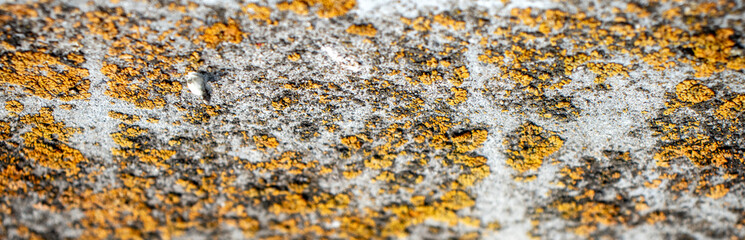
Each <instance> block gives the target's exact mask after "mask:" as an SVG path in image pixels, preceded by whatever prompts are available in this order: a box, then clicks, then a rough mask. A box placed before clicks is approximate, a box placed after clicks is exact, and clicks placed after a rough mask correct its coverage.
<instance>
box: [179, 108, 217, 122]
mask: <svg viewBox="0 0 745 240" xmlns="http://www.w3.org/2000/svg"><path fill="white" fill-rule="evenodd" d="M221 109H222V107H220V106H212V105H207V104H204V103H201V104H199V106H198V107H196V108H192V109H190V110H189V113H188V114H186V115H184V116H183V119H184V120H185V121H187V122H190V123H192V124H200V123H205V122H208V121H209V120H210V119H211V118H212V117H214V116H217V115H219V114H220V111H221Z"/></svg>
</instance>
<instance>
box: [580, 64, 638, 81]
mask: <svg viewBox="0 0 745 240" xmlns="http://www.w3.org/2000/svg"><path fill="white" fill-rule="evenodd" d="M587 69H589V70H590V71H592V72H593V73H595V74H597V77H595V83H596V84H601V83H604V82H605V79H607V78H608V77H612V76H616V75H623V76H624V77H629V74H628V69H627V68H626V67H624V66H623V65H621V64H618V63H587Z"/></svg>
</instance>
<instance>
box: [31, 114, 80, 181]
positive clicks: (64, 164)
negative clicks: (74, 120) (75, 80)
mask: <svg viewBox="0 0 745 240" xmlns="http://www.w3.org/2000/svg"><path fill="white" fill-rule="evenodd" d="M21 122H22V123H25V124H29V125H34V127H33V128H32V129H31V131H29V132H26V133H24V134H23V135H22V137H23V144H24V148H23V153H24V154H25V155H26V157H28V158H29V159H33V160H34V161H36V162H37V163H38V164H39V165H41V166H43V167H48V168H52V169H58V170H64V171H65V172H66V173H67V175H68V176H71V175H75V174H77V173H78V171H79V168H78V166H77V165H78V163H80V162H83V161H86V159H85V157H83V154H81V153H80V151H78V150H76V149H74V148H71V147H70V146H68V145H67V141H68V140H69V139H70V137H72V135H73V134H75V133H80V130H79V129H76V128H70V127H65V123H63V122H56V121H55V120H54V117H53V116H52V109H50V108H42V109H41V110H39V114H32V115H26V116H23V117H21Z"/></svg>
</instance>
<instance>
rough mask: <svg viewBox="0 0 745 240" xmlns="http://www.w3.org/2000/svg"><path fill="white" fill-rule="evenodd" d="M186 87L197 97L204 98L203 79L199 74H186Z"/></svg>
mask: <svg viewBox="0 0 745 240" xmlns="http://www.w3.org/2000/svg"><path fill="white" fill-rule="evenodd" d="M186 87H187V88H189V91H191V93H192V94H194V95H197V97H203V96H204V92H205V91H204V78H202V76H201V75H200V74H199V73H196V72H190V73H189V74H186Z"/></svg>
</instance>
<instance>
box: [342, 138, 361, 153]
mask: <svg viewBox="0 0 745 240" xmlns="http://www.w3.org/2000/svg"><path fill="white" fill-rule="evenodd" d="M362 143H363V142H362V140H361V139H360V138H358V137H357V136H348V137H343V138H342V139H341V144H344V146H347V147H348V148H351V149H355V150H356V149H360V147H362Z"/></svg>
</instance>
